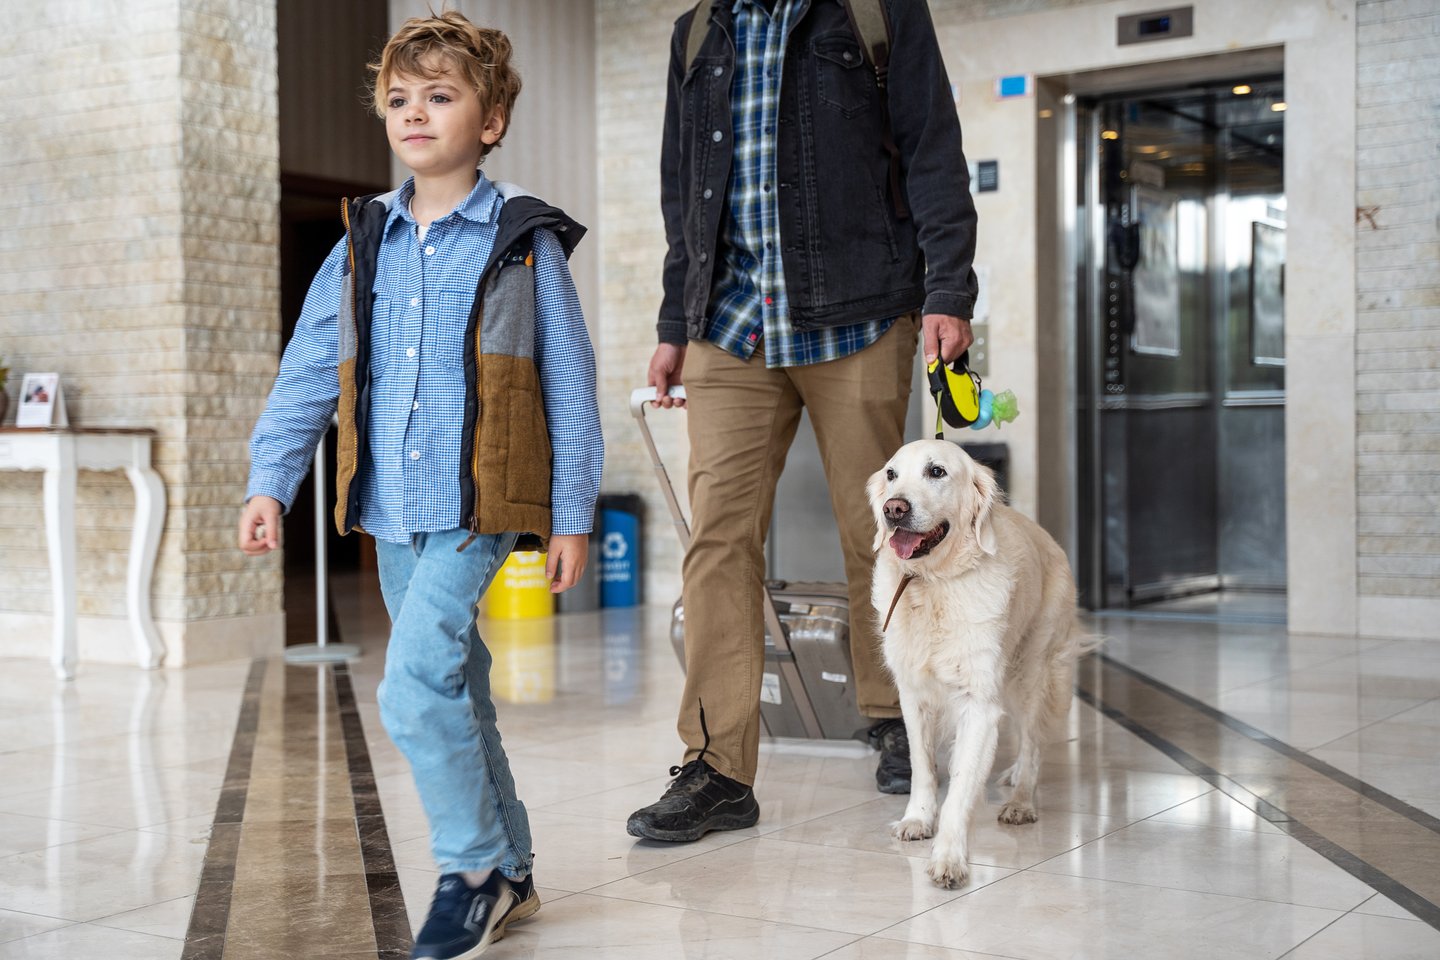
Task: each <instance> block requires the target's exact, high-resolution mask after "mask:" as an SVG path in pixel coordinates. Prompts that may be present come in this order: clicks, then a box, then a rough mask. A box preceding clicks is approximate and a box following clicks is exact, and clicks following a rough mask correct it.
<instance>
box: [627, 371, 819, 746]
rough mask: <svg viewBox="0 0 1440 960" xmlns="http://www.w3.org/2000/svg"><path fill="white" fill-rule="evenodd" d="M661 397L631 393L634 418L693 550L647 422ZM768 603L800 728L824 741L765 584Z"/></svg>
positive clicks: (679, 389) (683, 542) (650, 390)
mask: <svg viewBox="0 0 1440 960" xmlns="http://www.w3.org/2000/svg"><path fill="white" fill-rule="evenodd" d="M666 392H667V395H668V396H670V397H673V398H674V399H676V400H684V399H685V388H684V387H683V386H675V387H671V388H670V389H669V390H668V391H666ZM657 397H658V394H657V392H656V390H655V388H654V387H639V388H637V389H635V390H632V391H631V392H630V415H631V416H632V417H634V418H635V422H636V423H638V424H639V425H640V435H641V436H642V437H644V438H645V448H646V449H647V450H649V451H650V463H651V464H653V465H654V467H655V476H656V478H657V479H658V480H659V481H660V490H661V491H662V492H663V493H664V494H665V502H666V504H668V505H669V507H670V515H671V517H673V518H674V520H675V533H676V534H677V535H678V536H679V537H680V547H681V549H683V550H689V549H690V524H689V522H688V521H687V520H686V519H685V511H684V510H683V509H681V507H680V501H679V499H678V498H677V497H676V496H675V485H674V484H673V483H672V482H671V481H670V474H669V473H668V472H667V471H666V469H665V461H663V460H662V459H660V450H659V449H658V448H657V447H656V446H655V437H654V436H653V435H652V434H651V433H650V424H649V423H647V422H646V421H645V408H646V407H648V406H650V405H652V404H654V403H655V402H656V400H657ZM760 595H761V598H762V599H763V601H764V613H765V628H766V630H767V631H768V632H769V633H770V636H771V638H772V639H773V640H774V642H775V654H774V659H775V660H776V661H777V662H778V663H779V664H780V673H781V674H782V675H783V676H784V677H785V686H786V687H787V688H788V689H789V691H790V697H791V700H792V701H793V702H794V704H795V709H796V710H797V711H798V712H799V714H800V724H801V725H802V726H803V727H804V728H805V735H806V736H807V737H809V738H810V739H812V740H823V739H824V733H823V732H822V731H821V729H820V718H819V717H817V716H816V715H815V707H814V705H813V704H812V703H811V702H810V695H809V694H808V693H806V692H805V685H804V683H803V682H802V681H801V679H800V668H799V667H798V666H797V665H796V663H795V653H794V651H793V650H791V649H790V635H789V634H788V633H787V632H786V630H785V624H784V622H783V621H781V619H780V614H779V613H777V612H776V610H775V602H774V600H772V599H771V597H770V590H769V588H768V587H766V586H765V585H764V584H763V582H762V584H761V591H760Z"/></svg>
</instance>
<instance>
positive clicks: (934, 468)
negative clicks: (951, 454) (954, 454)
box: [926, 463, 945, 480]
mask: <svg viewBox="0 0 1440 960" xmlns="http://www.w3.org/2000/svg"><path fill="white" fill-rule="evenodd" d="M926 472H927V473H929V474H930V476H932V477H934V478H935V479H936V480H939V479H940V478H941V477H943V476H945V468H944V467H942V466H940V464H938V463H932V464H930V469H929V470H928V471H926Z"/></svg>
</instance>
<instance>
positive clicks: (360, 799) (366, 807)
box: [333, 663, 414, 960]
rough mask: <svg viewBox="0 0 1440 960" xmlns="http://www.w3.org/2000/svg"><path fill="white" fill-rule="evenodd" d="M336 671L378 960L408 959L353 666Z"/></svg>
mask: <svg viewBox="0 0 1440 960" xmlns="http://www.w3.org/2000/svg"><path fill="white" fill-rule="evenodd" d="M333 669H334V671H335V697H336V700H337V701H338V702H339V706H340V724H341V729H342V730H343V731H344V735H345V755H346V758H347V759H348V761H349V765H350V792H351V794H352V796H354V798H355V826H356V828H357V829H358V830H359V831H360V853H361V856H362V857H363V859H364V861H365V885H366V887H367V888H368V890H369V893H370V918H371V921H372V922H373V923H374V925H375V944H376V947H377V948H378V950H379V956H380V960H404V958H406V957H408V956H409V955H410V947H411V945H412V944H413V942H414V941H413V940H412V939H411V936H410V919H409V917H408V916H407V915H406V913H405V898H404V897H403V896H402V895H401V892H400V876H399V874H398V873H396V872H395V857H394V854H393V853H392V852H391V849H390V833H389V831H388V830H387V829H386V828H385V813H384V811H382V810H381V809H380V793H379V791H378V790H377V789H376V787H375V770H374V768H373V767H371V766H370V748H369V747H368V746H367V745H366V743H365V727H364V725H363V724H362V723H361V720H360V711H359V710H358V709H357V708H356V706H355V691H354V688H353V686H352V685H351V683H350V670H349V668H348V667H346V665H345V664H343V663H339V664H336V665H335V666H334V668H333Z"/></svg>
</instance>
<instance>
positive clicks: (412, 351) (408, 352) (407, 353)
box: [405, 347, 415, 357]
mask: <svg viewBox="0 0 1440 960" xmlns="http://www.w3.org/2000/svg"><path fill="white" fill-rule="evenodd" d="M405 356H407V357H413V356H415V348H414V347H411V348H410V349H408V350H406V351H405Z"/></svg>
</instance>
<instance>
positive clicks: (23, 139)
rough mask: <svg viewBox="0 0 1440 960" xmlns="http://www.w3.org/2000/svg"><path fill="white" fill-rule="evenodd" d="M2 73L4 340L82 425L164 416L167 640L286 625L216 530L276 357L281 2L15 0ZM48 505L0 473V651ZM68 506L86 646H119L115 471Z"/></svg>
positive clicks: (122, 651)
mask: <svg viewBox="0 0 1440 960" xmlns="http://www.w3.org/2000/svg"><path fill="white" fill-rule="evenodd" d="M0 78H3V80H4V82H5V83H6V85H7V87H8V88H9V89H11V90H12V91H16V95H14V96H12V97H11V98H10V103H9V104H8V105H7V107H6V109H5V111H3V113H0V141H3V142H4V143H5V144H6V149H5V150H4V151H3V152H0V178H3V180H4V182H5V183H6V184H7V185H8V187H9V189H7V190H6V191H5V192H4V195H3V198H0V208H3V215H4V216H5V219H6V221H7V223H9V224H10V229H9V230H6V231H4V233H3V237H0V355H3V356H4V357H5V358H6V359H7V361H8V362H9V364H10V366H11V368H12V370H13V371H14V372H15V375H16V377H17V378H18V375H19V374H20V373H21V372H23V371H25V370H37V371H38V370H56V371H59V372H60V374H61V375H62V377H63V378H64V385H65V392H66V397H67V399H68V406H69V411H70V416H71V420H72V422H74V423H77V424H82V425H85V426H144V427H152V428H154V429H156V430H157V431H158V432H159V442H158V443H157V445H156V459H157V467H158V469H159V471H160V473H161V474H162V476H163V477H164V479H165V481H166V484H167V486H168V491H169V515H168V518H167V522H166V527H165V534H164V538H163V540H162V543H161V547H160V556H159V560H158V565H157V572H156V578H155V585H154V612H155V616H156V618H157V620H158V621H160V626H161V629H162V632H163V633H164V634H165V636H166V639H167V641H168V642H169V643H170V645H171V646H172V648H173V649H172V657H171V660H170V662H171V663H177V662H185V661H190V662H193V661H196V660H204V659H208V658H211V657H213V656H217V655H222V653H223V655H234V653H233V650H232V649H231V648H233V647H234V644H233V643H229V642H226V643H223V644H220V645H219V646H217V647H216V648H214V649H206V641H205V638H206V637H207V636H211V635H215V636H219V635H222V634H223V635H225V636H227V637H228V636H232V635H233V634H234V633H235V627H236V623H237V620H238V621H249V620H251V619H253V620H254V622H255V623H256V624H263V625H265V626H266V628H267V629H268V632H269V635H270V636H271V637H272V638H273V639H274V641H275V642H277V643H278V640H279V633H278V630H277V629H275V627H276V624H277V622H278V621H277V618H276V616H275V614H276V612H277V611H278V610H279V608H280V575H279V567H278V566H277V565H276V564H275V563H274V562H262V563H259V564H249V565H247V564H244V563H242V562H241V558H240V557H239V555H238V553H237V552H236V551H235V550H234V548H233V545H232V541H233V533H232V529H231V528H232V525H233V524H234V521H235V509H236V508H235V504H236V503H237V501H238V499H239V497H240V495H241V492H242V491H241V486H242V484H243V482H244V476H245V468H244V465H245V461H246V455H245V445H244V441H245V437H246V435H247V433H248V430H249V424H250V423H251V422H253V419H254V417H255V416H256V415H257V413H258V410H259V404H260V402H261V399H262V398H263V395H264V392H265V385H266V384H267V383H268V380H269V378H270V377H272V376H273V374H274V368H275V362H276V361H275V351H276V345H277V336H278V331H277V322H276V310H277V304H278V293H277V273H276V238H277V231H276V200H277V197H278V186H277V178H278V166H277V160H276V153H277V148H276V143H277V140H276V118H275V13H274V5H273V3H270V2H264V0H132V2H128V3H125V4H114V3H108V2H102V0H73V2H68V3H64V4H17V5H13V6H12V7H9V8H7V31H6V34H5V38H4V40H3V41H0ZM17 391H18V379H17V380H15V381H12V383H11V384H10V385H9V388H8V392H9V394H10V396H11V400H12V402H13V401H14V399H15V395H16V393H17ZM11 418H13V412H12V414H11ZM39 507H40V479H39V477H38V476H32V475H15V474H6V475H0V583H3V587H0V656H3V655H6V654H7V653H14V652H19V651H17V650H16V649H15V647H14V646H12V645H10V639H11V638H14V637H15V636H16V635H17V633H18V631H12V630H11V629H7V626H13V625H16V624H21V623H23V624H34V623H37V622H39V621H38V620H37V616H38V615H42V614H48V612H49V608H50V597H49V571H48V568H47V559H46V553H45V547H44V536H43V530H42V527H41V522H40V512H39ZM78 508H79V509H78V541H79V547H80V553H79V576H78V578H77V580H78V585H77V590H78V603H79V610H80V614H81V617H82V649H83V650H85V651H87V655H88V656H91V657H93V658H97V659H123V658H125V657H127V656H128V648H127V647H126V641H125V637H124V635H123V634H124V632H123V630H112V629H111V628H112V627H113V626H114V625H115V624H116V623H118V622H123V621H121V619H120V618H123V616H124V614H125V609H124V571H125V564H126V559H127V557H126V551H127V545H128V537H129V522H130V520H129V518H130V510H131V508H132V495H131V493H130V488H129V485H128V484H127V483H126V482H125V480H124V478H123V477H121V476H119V475H105V474H85V475H82V478H81V482H80V487H79V505H78ZM46 619H48V617H47V618H46ZM262 632H263V631H262ZM87 634H88V635H87ZM102 635H104V636H111V635H113V636H114V637H115V638H116V641H117V642H116V643H113V644H111V643H101V642H98V641H97V638H98V637H101V636H102ZM221 646H223V647H224V648H225V650H224V651H222V650H221V649H220V647H221ZM112 648H113V649H112Z"/></svg>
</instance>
